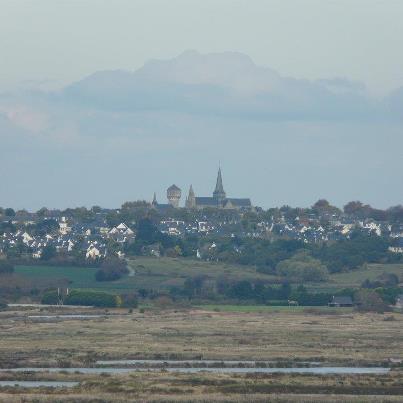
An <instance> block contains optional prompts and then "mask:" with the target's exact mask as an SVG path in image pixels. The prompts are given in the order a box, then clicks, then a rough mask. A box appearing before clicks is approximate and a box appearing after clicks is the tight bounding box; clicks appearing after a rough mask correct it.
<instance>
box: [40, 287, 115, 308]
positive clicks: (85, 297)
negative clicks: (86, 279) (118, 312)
mask: <svg viewBox="0 0 403 403" xmlns="http://www.w3.org/2000/svg"><path fill="white" fill-rule="evenodd" d="M41 302H42V304H49V305H55V304H57V302H58V296H57V291H56V290H51V291H47V292H46V293H45V294H43V296H42V299H41ZM63 303H64V304H65V305H90V306H98V307H111V308H114V307H116V306H117V298H116V296H115V295H112V294H108V293H106V292H102V291H85V290H73V291H71V292H70V294H69V295H67V296H65V297H64V299H63Z"/></svg>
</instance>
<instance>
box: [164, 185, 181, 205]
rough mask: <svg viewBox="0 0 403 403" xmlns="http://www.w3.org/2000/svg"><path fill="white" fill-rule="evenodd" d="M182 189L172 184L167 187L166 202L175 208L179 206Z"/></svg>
mask: <svg viewBox="0 0 403 403" xmlns="http://www.w3.org/2000/svg"><path fill="white" fill-rule="evenodd" d="M181 195H182V191H181V190H180V188H178V186H176V185H172V186H170V187H169V188H168V189H167V199H168V203H169V204H170V205H171V206H172V207H175V208H178V207H179V200H180V199H181Z"/></svg>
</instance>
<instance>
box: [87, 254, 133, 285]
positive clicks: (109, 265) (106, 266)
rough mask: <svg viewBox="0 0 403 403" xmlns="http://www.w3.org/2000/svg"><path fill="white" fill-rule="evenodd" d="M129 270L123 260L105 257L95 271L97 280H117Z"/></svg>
mask: <svg viewBox="0 0 403 403" xmlns="http://www.w3.org/2000/svg"><path fill="white" fill-rule="evenodd" d="M127 272H128V270H127V267H126V263H125V261H123V260H120V259H116V258H108V259H105V260H104V261H103V262H102V264H101V268H100V269H99V270H98V271H97V272H96V273H95V279H96V280H97V281H115V280H119V279H120V278H121V277H122V276H123V275H124V274H127Z"/></svg>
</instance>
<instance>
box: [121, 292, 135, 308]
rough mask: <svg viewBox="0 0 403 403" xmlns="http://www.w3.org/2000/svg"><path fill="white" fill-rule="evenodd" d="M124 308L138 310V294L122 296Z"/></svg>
mask: <svg viewBox="0 0 403 403" xmlns="http://www.w3.org/2000/svg"><path fill="white" fill-rule="evenodd" d="M121 298H122V306H124V307H125V308H137V307H138V305H139V302H138V299H137V295H136V294H124V295H122V296H121Z"/></svg>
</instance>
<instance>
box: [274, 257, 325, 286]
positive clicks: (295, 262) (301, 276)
mask: <svg viewBox="0 0 403 403" xmlns="http://www.w3.org/2000/svg"><path fill="white" fill-rule="evenodd" d="M276 269H277V272H278V274H280V275H282V276H284V277H285V278H286V279H288V280H289V281H294V282H305V281H315V282H316V281H324V280H325V279H326V277H327V268H326V266H325V265H323V264H322V263H321V262H320V260H318V259H315V258H313V257H312V256H310V255H308V254H307V253H306V252H305V251H301V252H298V253H296V254H295V255H294V256H293V257H292V258H290V259H286V260H283V261H282V262H280V263H279V264H278V265H277V267H276Z"/></svg>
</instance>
